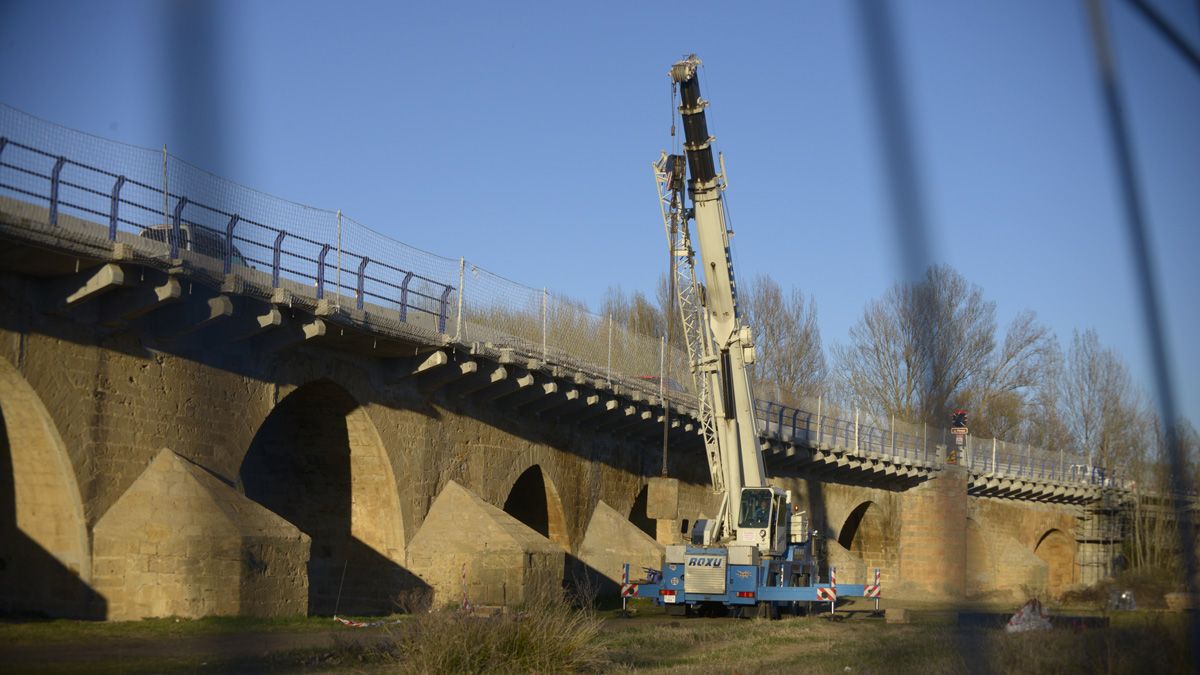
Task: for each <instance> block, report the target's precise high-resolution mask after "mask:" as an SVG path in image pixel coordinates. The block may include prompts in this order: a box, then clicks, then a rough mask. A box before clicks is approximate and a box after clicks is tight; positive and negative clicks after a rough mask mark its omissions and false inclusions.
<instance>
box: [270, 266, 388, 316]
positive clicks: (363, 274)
mask: <svg viewBox="0 0 1200 675" xmlns="http://www.w3.org/2000/svg"><path fill="white" fill-rule="evenodd" d="M276 255H278V254H276ZM370 262H371V259H370V258H368V257H367V256H365V255H364V256H363V257H362V261H360V262H359V263H358V289H357V295H358V300H356V301H355V303H354V304H355V306H356V307H358V308H359V309H362V308H363V306H364V305H365V304H366V300H367V297H366V290H367V265H368V264H369V263H370Z"/></svg>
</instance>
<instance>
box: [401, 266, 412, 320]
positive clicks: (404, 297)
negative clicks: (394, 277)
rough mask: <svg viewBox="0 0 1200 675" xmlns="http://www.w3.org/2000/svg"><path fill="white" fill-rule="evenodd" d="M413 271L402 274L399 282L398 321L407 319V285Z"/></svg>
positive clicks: (410, 280) (410, 281)
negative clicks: (401, 279)
mask: <svg viewBox="0 0 1200 675" xmlns="http://www.w3.org/2000/svg"><path fill="white" fill-rule="evenodd" d="M413 276H414V275H413V273H412V272H409V273H407V274H405V275H404V281H403V282H401V284H400V321H401V322H402V323H403V322H407V321H408V285H409V284H410V283H412V279H413Z"/></svg>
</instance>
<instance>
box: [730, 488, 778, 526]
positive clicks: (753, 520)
mask: <svg viewBox="0 0 1200 675" xmlns="http://www.w3.org/2000/svg"><path fill="white" fill-rule="evenodd" d="M770 524H771V491H770V490H769V489H763V490H743V491H742V513H741V517H739V518H738V527H757V528H763V527H767V526H769V525H770Z"/></svg>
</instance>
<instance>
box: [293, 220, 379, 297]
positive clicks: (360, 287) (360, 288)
mask: <svg viewBox="0 0 1200 675" xmlns="http://www.w3.org/2000/svg"><path fill="white" fill-rule="evenodd" d="M286 236H287V232H284V231H283V230H280V231H279V234H277V235H275V245H274V246H272V247H271V287H272V288H279V268H280V262H279V258H280V256H281V254H282V253H283V238H284V237H286ZM364 260H365V259H364ZM359 272H360V274H361V272H362V267H359ZM359 290H360V291H361V290H362V283H361V279H360V282H359ZM358 308H359V309H362V300H361V299H360V300H359V301H358Z"/></svg>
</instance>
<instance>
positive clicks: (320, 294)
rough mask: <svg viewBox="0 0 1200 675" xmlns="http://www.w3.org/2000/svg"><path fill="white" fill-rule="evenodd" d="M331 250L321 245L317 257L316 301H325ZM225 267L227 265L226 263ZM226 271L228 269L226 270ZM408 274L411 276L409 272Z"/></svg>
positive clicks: (401, 309)
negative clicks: (327, 261) (326, 273)
mask: <svg viewBox="0 0 1200 675" xmlns="http://www.w3.org/2000/svg"><path fill="white" fill-rule="evenodd" d="M331 249H333V247H332V246H330V245H329V244H322V245H321V253H320V255H318V256H317V299H318V300H323V299H325V256H327V255H329V251H330V250H331ZM225 264H226V265H228V264H229V263H228V262H226V263H225ZM226 271H228V269H226ZM409 274H412V273H411V272H409ZM400 320H401V321H403V320H404V300H403V293H402V294H401V300H400Z"/></svg>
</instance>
